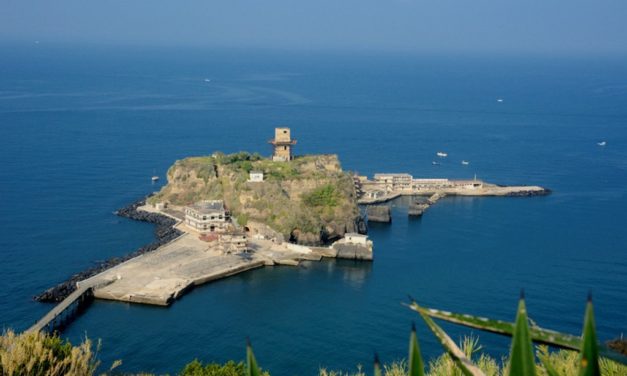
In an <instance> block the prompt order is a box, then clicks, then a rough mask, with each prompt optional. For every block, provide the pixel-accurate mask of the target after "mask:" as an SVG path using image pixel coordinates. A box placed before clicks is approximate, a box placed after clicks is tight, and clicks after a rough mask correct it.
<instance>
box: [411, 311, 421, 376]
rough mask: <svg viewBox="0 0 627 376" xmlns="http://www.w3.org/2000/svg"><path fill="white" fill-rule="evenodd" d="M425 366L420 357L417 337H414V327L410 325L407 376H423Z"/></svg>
mask: <svg viewBox="0 0 627 376" xmlns="http://www.w3.org/2000/svg"><path fill="white" fill-rule="evenodd" d="M424 374H425V365H424V362H423V360H422V355H420V346H419V345H418V336H416V325H415V324H414V323H412V324H411V334H410V335H409V376H424Z"/></svg>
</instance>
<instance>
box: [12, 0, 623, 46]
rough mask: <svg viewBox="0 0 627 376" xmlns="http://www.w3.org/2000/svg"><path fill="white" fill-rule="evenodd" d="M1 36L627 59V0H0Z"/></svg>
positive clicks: (57, 40)
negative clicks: (581, 55)
mask: <svg viewBox="0 0 627 376" xmlns="http://www.w3.org/2000/svg"><path fill="white" fill-rule="evenodd" d="M0 4H1V11H0V41H1V42H16V41H17V42H23V43H28V42H32V41H35V40H38V41H40V42H41V43H88V44H114V45H118V44H124V45H178V46H206V47H244V48H247V47H255V48H273V49H298V50H324V49H330V50H338V49H339V50H367V51H370V50H372V51H409V52H419V53H428V52H445V53H450V52H453V53H457V52H461V53H465V52H479V53H482V52H488V53H493V52H496V53H523V54H524V53H539V54H553V53H567V54H573V53H574V54H584V55H599V54H603V55H605V54H610V55H612V54H620V55H627V0H559V1H557V0H180V1H174V0H171V1H162V0H100V1H94V0H54V1H50V0H45V1H42V0H0Z"/></svg>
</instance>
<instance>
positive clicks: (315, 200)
mask: <svg viewBox="0 0 627 376" xmlns="http://www.w3.org/2000/svg"><path fill="white" fill-rule="evenodd" d="M302 199H303V202H304V203H305V205H307V206H323V207H329V206H330V207H333V206H337V203H338V199H339V193H338V192H337V190H336V189H335V186H333V185H331V184H327V185H323V186H321V187H318V188H316V189H314V190H313V191H311V192H309V193H307V194H303V196H302Z"/></svg>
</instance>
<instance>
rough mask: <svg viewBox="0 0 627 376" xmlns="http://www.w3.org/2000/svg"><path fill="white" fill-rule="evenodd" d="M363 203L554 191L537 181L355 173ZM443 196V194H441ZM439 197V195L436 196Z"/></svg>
mask: <svg viewBox="0 0 627 376" xmlns="http://www.w3.org/2000/svg"><path fill="white" fill-rule="evenodd" d="M354 180H355V187H356V189H357V192H358V195H359V199H358V201H357V202H358V203H359V204H360V205H373V204H379V203H384V202H387V201H391V200H393V199H395V198H398V197H400V196H432V198H433V195H441V196H486V197H489V196H501V197H507V196H510V197H515V196H542V195H546V194H549V193H550V192H551V191H550V190H548V189H547V188H543V187H540V186H536V185H529V186H526V185H513V186H503V185H497V184H492V183H488V182H484V181H482V180H480V179H477V178H476V176H475V178H474V179H469V180H453V179H447V178H438V179H433V178H414V177H413V176H412V175H410V174H407V173H377V174H375V175H374V177H373V179H369V178H368V177H367V176H355V178H354ZM438 199H439V197H438ZM436 201H437V199H436Z"/></svg>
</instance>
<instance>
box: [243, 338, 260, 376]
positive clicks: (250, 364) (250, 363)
mask: <svg viewBox="0 0 627 376" xmlns="http://www.w3.org/2000/svg"><path fill="white" fill-rule="evenodd" d="M246 342H247V343H246V376H261V370H260V369H259V366H258V365H257V360H256V359H255V354H254V353H253V347H252V346H251V345H250V341H246Z"/></svg>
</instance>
